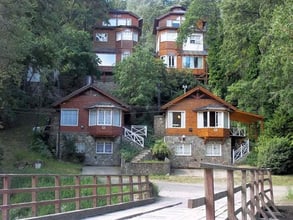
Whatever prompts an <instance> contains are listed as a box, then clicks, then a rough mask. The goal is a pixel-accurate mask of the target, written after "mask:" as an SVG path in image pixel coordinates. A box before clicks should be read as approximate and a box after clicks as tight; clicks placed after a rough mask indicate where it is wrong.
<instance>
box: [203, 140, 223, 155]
mask: <svg viewBox="0 0 293 220" xmlns="http://www.w3.org/2000/svg"><path fill="white" fill-rule="evenodd" d="M205 149H206V150H205V155H206V156H207V157H221V156H222V144H220V143H216V142H208V143H207V144H206V148H205Z"/></svg>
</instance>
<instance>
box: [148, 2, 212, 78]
mask: <svg viewBox="0 0 293 220" xmlns="http://www.w3.org/2000/svg"><path fill="white" fill-rule="evenodd" d="M185 13H186V9H185V8H184V7H182V6H174V7H172V8H171V9H170V11H169V12H168V13H166V14H163V15H161V16H159V17H157V18H156V19H155V21H154V28H153V34H154V35H155V36H156V54H157V57H159V58H160V59H162V60H163V61H164V63H165V64H166V67H167V68H168V69H171V68H174V69H186V70H190V71H191V72H192V73H193V74H194V76H195V77H196V78H197V79H198V80H199V81H201V82H203V83H207V80H208V70H207V62H206V58H207V49H206V47H205V44H204V37H205V32H206V27H207V25H206V22H205V21H203V20H199V21H198V22H197V23H196V24H195V25H194V27H192V28H193V29H194V32H193V33H192V34H191V35H190V36H189V37H188V38H187V40H186V42H185V43H184V44H183V45H182V46H179V45H178V44H177V43H176V40H177V35H178V32H179V27H180V25H181V24H182V23H183V21H184V20H185V18H184V15H185Z"/></svg>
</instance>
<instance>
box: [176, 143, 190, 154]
mask: <svg viewBox="0 0 293 220" xmlns="http://www.w3.org/2000/svg"><path fill="white" fill-rule="evenodd" d="M175 155H176V156H191V144H181V143H180V144H178V145H177V146H176V148H175Z"/></svg>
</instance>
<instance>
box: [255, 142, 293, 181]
mask: <svg viewBox="0 0 293 220" xmlns="http://www.w3.org/2000/svg"><path fill="white" fill-rule="evenodd" d="M257 151H258V158H257V161H258V166H259V167H267V168H271V169H272V173H273V174H282V175H283V174H293V142H292V139H291V140H290V139H289V138H286V137H282V138H279V137H273V138H268V137H265V136H263V137H261V138H260V139H259V142H258V147H257Z"/></svg>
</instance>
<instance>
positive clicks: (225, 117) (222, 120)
mask: <svg viewBox="0 0 293 220" xmlns="http://www.w3.org/2000/svg"><path fill="white" fill-rule="evenodd" d="M197 127H198V128H229V127H230V125H229V113H228V112H217V111H206V112H198V113H197Z"/></svg>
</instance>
